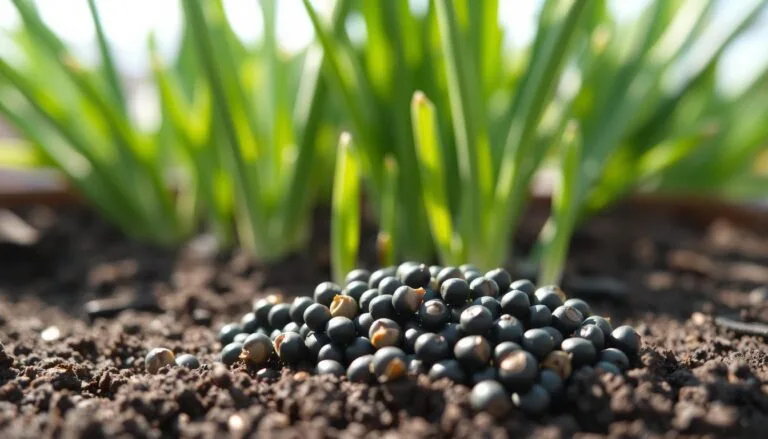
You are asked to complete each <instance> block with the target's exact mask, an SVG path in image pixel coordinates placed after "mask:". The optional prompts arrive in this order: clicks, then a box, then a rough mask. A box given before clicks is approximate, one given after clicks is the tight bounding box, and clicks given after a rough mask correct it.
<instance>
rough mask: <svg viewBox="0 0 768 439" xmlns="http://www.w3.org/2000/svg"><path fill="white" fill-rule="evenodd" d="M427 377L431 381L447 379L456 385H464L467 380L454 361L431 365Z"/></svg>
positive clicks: (459, 366)
mask: <svg viewBox="0 0 768 439" xmlns="http://www.w3.org/2000/svg"><path fill="white" fill-rule="evenodd" d="M428 376H429V379H430V380H432V381H438V380H441V379H443V378H448V379H449V380H451V381H453V382H454V383H457V384H461V383H464V382H466V380H467V376H466V375H465V374H464V370H463V369H462V368H461V365H460V364H459V362H458V361H456V360H443V361H439V362H437V363H435V364H433V365H432V367H430V368H429V374H428Z"/></svg>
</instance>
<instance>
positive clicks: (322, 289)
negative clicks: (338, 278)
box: [313, 282, 341, 306]
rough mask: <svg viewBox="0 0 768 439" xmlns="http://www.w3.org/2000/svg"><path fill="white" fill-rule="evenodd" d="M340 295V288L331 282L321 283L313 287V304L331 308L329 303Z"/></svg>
mask: <svg viewBox="0 0 768 439" xmlns="http://www.w3.org/2000/svg"><path fill="white" fill-rule="evenodd" d="M339 294H341V287H340V286H339V285H337V284H335V283H333V282H322V283H320V284H318V285H317V287H315V293H314V295H313V297H314V299H315V302H317V303H319V304H321V305H325V306H331V301H333V298H334V297H336V296H337V295H339Z"/></svg>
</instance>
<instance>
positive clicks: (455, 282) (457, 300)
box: [440, 278, 470, 307]
mask: <svg viewBox="0 0 768 439" xmlns="http://www.w3.org/2000/svg"><path fill="white" fill-rule="evenodd" d="M469 294H470V290H469V285H468V284H467V281H465V280H464V279H455V278H454V279H448V280H446V281H445V282H444V283H443V285H442V286H440V296H441V297H442V298H443V301H445V303H447V304H448V305H451V306H457V307H461V306H464V305H465V304H466V303H467V300H469Z"/></svg>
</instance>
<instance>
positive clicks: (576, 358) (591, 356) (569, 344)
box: [561, 337, 597, 369]
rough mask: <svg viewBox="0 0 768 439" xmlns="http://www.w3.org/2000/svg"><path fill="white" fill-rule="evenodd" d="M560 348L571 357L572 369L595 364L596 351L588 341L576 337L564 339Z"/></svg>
mask: <svg viewBox="0 0 768 439" xmlns="http://www.w3.org/2000/svg"><path fill="white" fill-rule="evenodd" d="M561 348H562V350H563V351H564V352H566V353H568V354H570V355H571V363H572V364H573V368H574V369H578V368H580V367H581V366H588V365H592V364H595V362H596V361H597V351H596V350H595V346H594V345H593V344H592V343H591V342H590V341H589V340H585V339H583V338H578V337H572V338H566V339H565V340H563V343H562V345H561Z"/></svg>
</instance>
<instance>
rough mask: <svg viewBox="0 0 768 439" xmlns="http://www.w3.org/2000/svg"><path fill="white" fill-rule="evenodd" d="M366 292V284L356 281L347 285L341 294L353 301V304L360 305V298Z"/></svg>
mask: <svg viewBox="0 0 768 439" xmlns="http://www.w3.org/2000/svg"><path fill="white" fill-rule="evenodd" d="M366 291H368V283H367V282H363V281H359V280H356V281H352V282H351V283H349V284H347V286H346V287H345V288H344V291H343V292H342V295H344V296H349V297H351V298H353V299H355V303H360V298H361V297H362V296H363V293H365V292H366Z"/></svg>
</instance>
